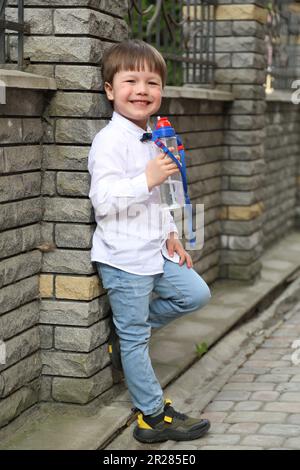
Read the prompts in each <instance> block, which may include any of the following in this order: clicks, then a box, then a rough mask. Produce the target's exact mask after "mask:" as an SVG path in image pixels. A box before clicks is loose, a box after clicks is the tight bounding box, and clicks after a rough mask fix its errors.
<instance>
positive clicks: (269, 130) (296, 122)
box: [263, 102, 300, 248]
mask: <svg viewBox="0 0 300 470" xmlns="http://www.w3.org/2000/svg"><path fill="white" fill-rule="evenodd" d="M266 135H267V137H266V140H265V146H264V147H265V172H264V185H263V190H264V198H263V202H264V214H263V242H264V248H266V247H267V246H268V245H270V244H271V243H272V242H274V241H276V240H279V239H280V238H282V237H283V236H284V235H285V234H286V233H287V232H288V231H289V230H290V229H291V228H294V226H295V218H296V215H297V212H298V209H297V205H298V207H299V200H298V199H297V197H299V192H298V191H297V189H298V185H297V181H298V180H297V174H298V173H297V172H298V169H299V162H300V113H299V106H297V105H294V104H292V103H281V102H277V103H276V102H275V103H274V102H269V103H268V106H267V113H266ZM297 203H298V204H297Z"/></svg>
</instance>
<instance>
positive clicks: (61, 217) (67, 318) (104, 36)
mask: <svg viewBox="0 0 300 470" xmlns="http://www.w3.org/2000/svg"><path fill="white" fill-rule="evenodd" d="M125 11H126V2H124V1H123V0H122V1H121V0H100V1H99V0H98V1H95V0H80V1H79V0H77V1H68V0H54V1H47V0H27V2H25V19H27V20H28V22H29V24H30V26H31V34H30V36H29V37H27V38H26V41H25V58H26V60H27V62H28V66H27V69H26V71H28V72H33V73H38V74H41V75H46V76H51V77H54V78H55V79H56V83H57V87H58V91H57V93H56V95H55V97H54V98H53V99H52V100H50V101H49V105H48V107H47V109H46V112H45V119H46V120H45V125H44V129H45V138H44V154H43V162H42V168H43V181H42V195H43V201H44V214H43V221H42V227H41V233H42V242H43V244H44V245H45V246H46V247H47V246H48V247H49V249H48V250H47V249H46V250H45V252H44V253H43V260H42V269H41V317H40V323H41V344H42V363H43V369H42V374H43V375H42V392H41V399H42V400H47V401H52V400H55V401H61V402H72V403H80V404H82V403H87V402H90V401H91V400H93V399H94V398H96V397H98V396H99V395H101V394H102V393H103V392H105V391H106V390H107V389H109V388H110V387H111V386H112V375H111V369H110V367H109V358H108V353H107V348H106V343H105V342H106V340H107V336H108V322H107V318H106V314H107V311H108V301H107V297H106V296H104V290H103V288H102V286H101V283H100V282H99V279H98V275H97V273H96V269H95V266H94V265H92V264H91V262H90V247H91V237H92V233H93V230H94V214H93V210H92V207H91V204H90V201H89V199H88V192H89V175H88V172H87V156H88V151H89V148H90V145H91V142H92V139H93V137H94V135H95V134H96V133H97V132H98V131H99V130H100V129H101V128H102V127H103V126H105V124H106V122H107V119H108V118H109V117H110V113H111V108H110V105H109V104H108V103H107V101H106V99H105V98H104V94H103V89H102V81H101V74H100V68H99V64H100V61H101V57H102V53H103V50H104V48H105V47H107V46H109V45H110V44H111V43H112V42H113V41H118V40H122V39H124V38H126V37H127V25H126V23H125V21H124V19H123V16H124V12H125Z"/></svg>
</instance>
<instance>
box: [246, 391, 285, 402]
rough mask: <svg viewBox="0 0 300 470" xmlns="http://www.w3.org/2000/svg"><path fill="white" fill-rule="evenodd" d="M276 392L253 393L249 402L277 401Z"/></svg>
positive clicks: (277, 395) (277, 394)
mask: <svg viewBox="0 0 300 470" xmlns="http://www.w3.org/2000/svg"><path fill="white" fill-rule="evenodd" d="M279 395H280V394H279V393H278V392H269V391H268V392H265V391H260V392H254V393H253V394H252V395H251V400H260V401H274V400H277V399H278V397H279Z"/></svg>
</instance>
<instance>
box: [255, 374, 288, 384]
mask: <svg viewBox="0 0 300 470" xmlns="http://www.w3.org/2000/svg"><path fill="white" fill-rule="evenodd" d="M289 377H291V376H286V375H280V374H263V375H259V376H258V377H256V379H255V381H256V382H265V383H266V382H272V383H281V382H285V381H286V380H289Z"/></svg>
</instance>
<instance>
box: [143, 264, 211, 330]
mask: <svg viewBox="0 0 300 470" xmlns="http://www.w3.org/2000/svg"><path fill="white" fill-rule="evenodd" d="M154 292H155V293H157V294H158V295H159V297H158V298H156V299H154V300H152V302H151V303H150V307H149V310H150V317H149V321H150V325H151V327H152V328H159V327H161V326H163V325H166V324H167V323H169V322H170V321H172V320H175V318H178V317H180V316H182V315H185V314H186V313H190V312H193V311H195V310H198V309H200V308H202V307H204V305H206V304H207V303H208V302H209V299H210V297H211V293H210V289H209V287H208V285H207V284H206V282H205V281H204V280H203V279H202V277H201V276H199V274H197V273H196V271H194V269H192V268H190V269H189V268H188V267H187V266H186V264H184V265H182V266H179V264H178V263H173V262H172V261H169V260H167V259H165V264H164V273H163V274H162V275H160V276H159V277H158V278H156V279H155V282H154Z"/></svg>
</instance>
